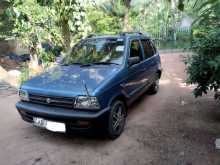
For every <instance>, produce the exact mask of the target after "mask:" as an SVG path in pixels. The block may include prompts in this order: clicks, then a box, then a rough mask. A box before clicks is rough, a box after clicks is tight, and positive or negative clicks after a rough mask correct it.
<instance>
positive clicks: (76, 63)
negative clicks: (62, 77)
mask: <svg viewBox="0 0 220 165" xmlns="http://www.w3.org/2000/svg"><path fill="white" fill-rule="evenodd" d="M68 65H83V64H81V63H80V62H74V63H66V64H65V63H64V64H62V66H68Z"/></svg>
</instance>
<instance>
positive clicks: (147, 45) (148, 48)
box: [141, 39, 156, 59]
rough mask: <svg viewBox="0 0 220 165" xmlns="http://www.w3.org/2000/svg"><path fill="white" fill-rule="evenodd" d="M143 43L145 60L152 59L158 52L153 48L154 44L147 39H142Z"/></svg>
mask: <svg viewBox="0 0 220 165" xmlns="http://www.w3.org/2000/svg"><path fill="white" fill-rule="evenodd" d="M141 43H142V46H143V49H144V57H145V59H147V58H150V57H152V56H153V55H154V54H155V52H156V50H155V48H154V47H153V45H152V43H151V42H150V41H149V40H147V39H142V40H141Z"/></svg>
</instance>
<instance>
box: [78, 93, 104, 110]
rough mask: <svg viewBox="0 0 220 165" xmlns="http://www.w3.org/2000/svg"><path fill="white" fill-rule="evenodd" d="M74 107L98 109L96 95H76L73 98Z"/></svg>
mask: <svg viewBox="0 0 220 165" xmlns="http://www.w3.org/2000/svg"><path fill="white" fill-rule="evenodd" d="M75 108H76V109H91V110H93V109H94V110H97V109H100V105H99V102H98V99H97V97H91V96H78V97H77V98H76V100H75Z"/></svg>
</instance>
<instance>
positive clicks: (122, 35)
mask: <svg viewBox="0 0 220 165" xmlns="http://www.w3.org/2000/svg"><path fill="white" fill-rule="evenodd" d="M126 37H128V38H131V37H132V38H133V37H140V38H149V39H150V37H149V35H147V34H143V33H141V32H122V33H120V34H118V35H97V34H91V35H89V36H87V39H90V38H91V39H101V38H113V39H117V38H126Z"/></svg>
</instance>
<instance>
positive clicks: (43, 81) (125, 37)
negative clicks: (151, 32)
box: [16, 32, 162, 139]
mask: <svg viewBox="0 0 220 165" xmlns="http://www.w3.org/2000/svg"><path fill="white" fill-rule="evenodd" d="M161 73H162V68H161V60H160V56H159V53H158V51H157V49H156V48H155V46H154V44H153V43H152V41H151V39H150V38H149V37H148V36H146V35H144V34H142V33H136V32H133V33H121V34H120V35H116V36H95V35H91V36H89V37H87V38H86V39H83V40H81V41H80V42H79V43H78V44H76V45H75V46H74V47H73V49H72V51H71V53H69V54H68V55H66V56H65V57H64V58H63V60H62V61H61V62H60V64H59V65H58V66H56V67H54V68H52V69H49V70H48V71H46V72H45V73H43V74H41V75H39V76H36V77H34V78H32V79H31V80H28V81H27V82H25V83H24V84H23V85H22V86H21V87H20V90H19V97H20V101H19V102H18V103H17V104H16V108H17V109H18V112H19V113H20V115H21V117H22V119H23V120H25V121H27V122H30V123H32V124H33V125H34V126H37V127H41V128H45V129H48V130H51V131H55V132H66V131H67V130H71V129H88V128H91V127H101V128H102V129H104V130H106V132H107V134H108V136H109V137H110V138H112V139H115V138H117V137H118V136H120V134H121V133H122V132H123V129H124V126H125V121H126V116H127V107H128V106H129V105H130V104H131V103H132V102H134V101H135V100H136V99H137V98H138V97H140V95H141V94H143V93H145V92H148V93H150V94H155V93H157V91H158V89H159V79H160V77H161Z"/></svg>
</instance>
